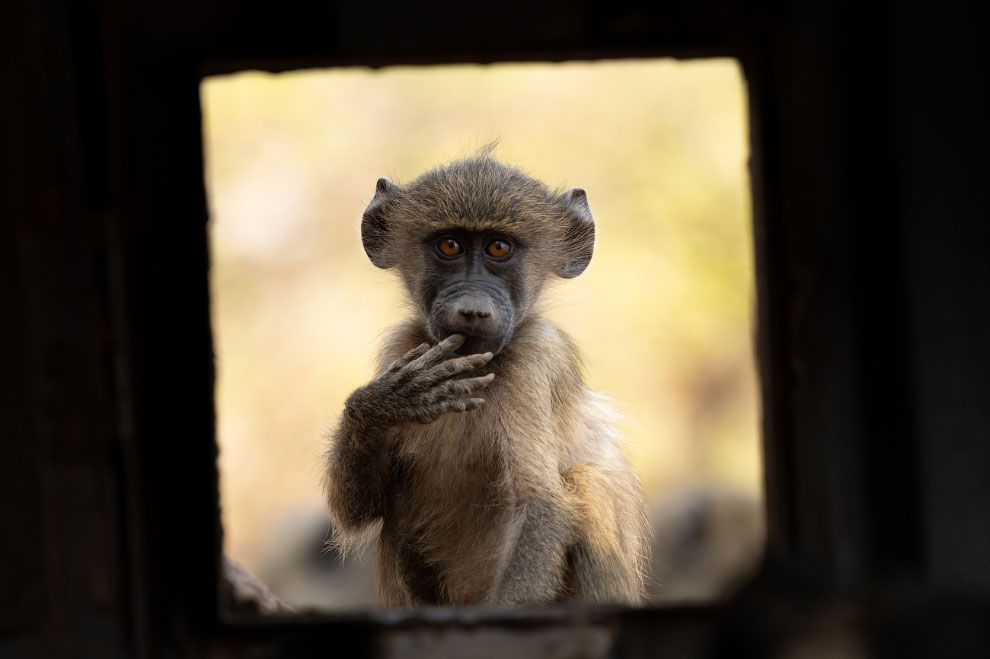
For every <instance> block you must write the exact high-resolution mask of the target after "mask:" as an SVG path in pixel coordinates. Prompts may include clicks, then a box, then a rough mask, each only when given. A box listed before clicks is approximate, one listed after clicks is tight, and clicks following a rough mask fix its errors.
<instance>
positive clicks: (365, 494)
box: [325, 152, 648, 606]
mask: <svg viewBox="0 0 990 659" xmlns="http://www.w3.org/2000/svg"><path fill="white" fill-rule="evenodd" d="M361 237H362V242H363V243H364V249H365V251H366V252H367V253H368V256H369V257H370V259H371V262H372V263H374V264H375V265H376V266H378V267H380V268H395V269H397V270H398V272H399V274H400V275H401V278H402V281H403V283H404V284H405V287H406V289H407V291H408V293H409V299H410V301H411V302H412V305H411V306H412V308H413V313H412V317H411V318H409V319H408V320H406V321H405V322H402V323H401V324H399V325H397V326H396V327H395V328H393V329H392V330H391V332H390V334H389V335H388V338H387V340H386V342H385V347H384V349H383V351H382V355H381V359H380V362H379V367H378V371H377V372H378V375H377V376H376V377H375V378H374V379H373V380H372V381H371V382H370V383H369V384H367V385H366V386H364V387H361V388H359V389H357V390H356V391H355V392H354V393H353V394H352V395H351V396H350V398H348V400H347V403H346V405H345V411H344V414H343V416H342V418H341V420H340V422H339V425H338V426H337V428H336V430H335V431H334V432H333V433H332V436H331V445H330V449H329V452H328V457H327V466H326V479H325V484H326V495H327V502H328V505H329V508H330V513H331V516H332V518H333V521H334V529H335V536H336V537H335V540H336V541H337V542H338V543H339V544H340V545H341V546H342V547H343V548H344V549H347V548H348V547H351V546H354V545H356V544H359V543H360V542H361V541H362V540H363V539H369V538H370V537H371V536H373V535H374V534H375V533H376V532H377V533H378V548H379V552H378V595H379V600H380V602H381V603H382V604H383V605H386V606H395V605H411V604H476V603H478V604H495V605H507V604H535V603H546V602H556V601H561V600H567V599H577V600H583V601H590V602H619V603H627V604H634V603H636V602H638V601H639V600H640V597H641V593H642V590H643V566H644V558H645V557H644V553H645V552H646V549H645V548H646V542H645V541H646V534H647V533H648V531H647V524H646V521H645V520H646V516H645V512H644V503H643V497H642V492H641V489H640V486H639V483H638V481H637V480H636V477H635V476H634V474H633V473H632V471H631V469H630V468H629V465H628V464H627V462H626V459H625V457H624V455H623V453H622V450H621V449H620V447H619V445H618V443H619V442H618V440H619V438H618V437H617V435H616V432H615V430H614V428H613V425H612V424H613V416H612V412H611V410H610V407H609V405H608V403H607V402H606V401H605V400H604V399H603V398H602V396H601V395H599V394H597V393H595V392H593V391H591V390H590V389H588V387H587V386H586V385H585V384H584V381H583V380H582V376H581V369H580V360H579V357H578V351H577V349H576V347H575V346H574V344H573V343H572V342H571V340H570V339H569V338H568V336H567V335H566V334H564V333H563V332H562V331H561V330H559V329H557V327H555V326H554V325H553V324H551V323H550V322H549V321H547V320H546V319H545V318H544V317H543V316H542V315H541V314H540V313H539V311H538V310H537V307H536V304H537V301H538V299H539V297H540V293H541V291H542V290H543V287H544V284H545V283H546V281H547V280H548V279H549V278H550V277H551V276H557V277H564V278H570V277H575V276H577V275H579V274H580V273H581V272H582V271H583V270H584V269H585V268H586V267H587V265H588V263H589V261H590V260H591V255H592V252H593V250H594V241H595V225H594V220H593V219H592V216H591V210H590V208H589V207H588V201H587V197H586V195H585V192H584V190H582V189H581V188H572V189H571V190H568V191H567V192H564V193H558V192H554V191H552V190H550V189H549V188H547V186H545V185H544V184H542V183H540V182H539V181H536V180H534V179H532V178H530V177H529V176H527V175H525V174H523V173H522V172H520V171H518V170H516V169H513V168H511V167H507V166H505V165H503V164H501V163H499V162H498V161H497V160H495V159H494V158H493V157H492V156H491V155H490V154H489V153H487V152H483V153H482V154H480V155H477V156H475V157H472V158H468V159H465V160H460V161H457V162H454V163H451V164H450V165H447V166H444V167H439V168H437V169H434V170H432V171H429V172H427V173H425V174H423V175H422V176H420V177H419V178H418V179H416V180H415V181H413V182H412V183H410V184H408V185H405V186H400V185H397V184H395V183H392V182H391V181H389V180H388V179H386V178H382V179H379V181H378V185H377V188H376V191H375V196H374V198H373V199H372V201H371V204H370V205H369V206H368V208H367V210H366V211H365V213H364V217H363V220H362V223H361ZM482 372H484V374H481V373H482ZM482 395H483V396H484V397H483V398H482ZM379 521H381V525H380V526H379V525H378V524H377V522H379Z"/></svg>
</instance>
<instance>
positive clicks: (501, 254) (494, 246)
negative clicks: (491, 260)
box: [485, 240, 512, 259]
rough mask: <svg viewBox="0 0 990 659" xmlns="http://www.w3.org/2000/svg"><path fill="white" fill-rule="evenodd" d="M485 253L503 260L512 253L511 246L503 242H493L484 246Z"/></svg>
mask: <svg viewBox="0 0 990 659" xmlns="http://www.w3.org/2000/svg"><path fill="white" fill-rule="evenodd" d="M485 251H486V252H488V256H492V257H495V258H496V259H504V258H505V257H507V256H508V255H509V254H510V253H511V252H512V245H510V244H509V243H507V242H505V241H504V240H493V241H491V242H490V243H488V244H487V245H485Z"/></svg>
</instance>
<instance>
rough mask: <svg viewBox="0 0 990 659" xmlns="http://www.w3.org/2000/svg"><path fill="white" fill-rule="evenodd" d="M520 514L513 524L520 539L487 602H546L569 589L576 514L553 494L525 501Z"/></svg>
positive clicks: (509, 555) (501, 603)
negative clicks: (570, 548)
mask: <svg viewBox="0 0 990 659" xmlns="http://www.w3.org/2000/svg"><path fill="white" fill-rule="evenodd" d="M516 515H517V517H516V520H515V522H516V523H515V524H514V525H513V527H511V528H512V531H513V534H514V535H516V541H515V543H514V545H512V546H510V552H509V554H508V557H507V561H506V562H505V563H504V565H503V567H502V570H501V575H500V577H499V578H498V579H497V581H496V585H495V587H494V588H493V589H492V592H491V593H490V594H489V596H488V598H487V600H486V603H487V604H495V605H516V604H546V603H547V602H551V601H553V600H555V599H557V598H558V596H559V595H560V593H561V592H562V590H563V589H564V588H565V584H564V576H565V571H566V568H567V554H566V551H567V545H568V544H569V538H570V537H571V536H572V535H573V533H574V525H573V519H572V516H571V515H570V512H569V511H568V510H567V509H566V508H564V507H563V506H561V505H560V503H559V502H557V501H554V499H553V498H551V497H546V498H541V499H534V500H531V501H529V502H527V503H525V504H524V505H523V506H522V508H521V509H520V510H519V511H517V513H516ZM511 540H512V539H511V538H510V539H509V542H510V543H511Z"/></svg>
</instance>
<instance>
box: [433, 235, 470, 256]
mask: <svg viewBox="0 0 990 659" xmlns="http://www.w3.org/2000/svg"><path fill="white" fill-rule="evenodd" d="M437 249H439V250H440V253H441V254H443V255H444V256H457V255H458V254H460V253H461V252H463V251H464V248H463V247H461V244H460V243H459V242H457V241H456V240H454V239H453V238H444V239H443V240H441V241H440V242H438V243H437Z"/></svg>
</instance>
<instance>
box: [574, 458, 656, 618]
mask: <svg viewBox="0 0 990 659" xmlns="http://www.w3.org/2000/svg"><path fill="white" fill-rule="evenodd" d="M564 481H565V482H566V483H567V485H568V490H569V493H570V495H571V497H572V502H573V505H574V506H575V508H576V510H577V516H578V532H577V536H578V539H577V542H576V544H575V545H574V546H573V547H571V550H570V552H571V553H570V558H571V568H572V570H573V578H574V584H573V587H574V594H575V595H576V596H577V597H578V598H580V599H581V600H583V601H586V602H608V603H616V604H638V603H639V602H640V600H641V598H642V592H643V562H644V560H645V556H644V553H645V552H644V546H645V540H646V538H645V537H644V533H645V531H644V529H645V520H644V518H643V512H642V511H643V504H642V499H641V495H640V493H639V488H638V485H637V484H636V483H635V479H634V478H633V477H632V475H631V474H626V473H622V472H616V471H609V472H606V471H605V470H604V469H602V468H601V467H599V466H598V465H596V464H592V463H590V462H582V463H580V464H577V465H575V466H573V467H571V468H570V469H568V470H567V471H566V472H564Z"/></svg>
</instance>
